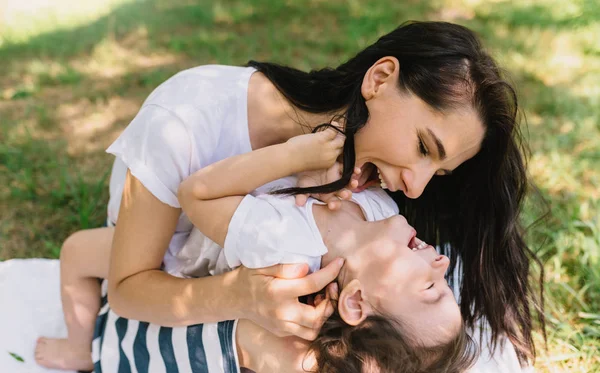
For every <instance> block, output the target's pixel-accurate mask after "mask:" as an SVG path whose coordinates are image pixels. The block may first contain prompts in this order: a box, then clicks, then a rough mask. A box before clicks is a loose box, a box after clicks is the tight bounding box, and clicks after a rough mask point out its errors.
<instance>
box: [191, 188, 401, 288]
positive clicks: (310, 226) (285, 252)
mask: <svg viewBox="0 0 600 373" xmlns="http://www.w3.org/2000/svg"><path fill="white" fill-rule="evenodd" d="M286 179H287V180H286V183H287V184H288V185H282V186H293V185H296V183H295V179H294V178H286ZM352 200H353V201H354V202H355V203H356V204H358V205H359V206H360V208H361V209H362V211H363V214H364V215H365V218H366V219H367V220H368V221H376V220H382V219H386V218H389V217H391V216H394V215H397V214H398V206H396V203H395V202H394V201H393V200H392V199H391V198H390V196H388V195H387V193H385V191H383V190H382V189H380V188H369V189H366V190H364V191H363V192H361V193H355V194H354V195H353V196H352ZM315 203H316V204H322V202H320V201H318V200H316V199H313V198H309V200H308V202H307V203H306V205H304V206H302V207H298V206H296V203H295V201H294V197H293V196H280V195H270V194H262V195H259V196H254V195H247V196H246V197H244V199H243V200H242V202H241V203H240V205H239V206H238V208H237V209H236V211H235V213H234V214H233V216H232V218H231V222H230V223H229V229H228V230H227V236H226V238H225V245H224V246H225V248H224V249H221V248H220V247H219V246H218V245H217V244H216V243H214V242H212V241H211V240H209V239H208V238H207V237H206V236H204V235H203V234H202V233H201V232H200V231H199V230H198V229H196V228H194V229H193V230H192V233H191V234H190V236H189V238H188V240H187V242H186V243H185V245H184V246H183V248H182V250H181V252H180V253H181V254H182V255H185V257H186V258H187V264H186V265H185V266H184V267H182V268H180V270H181V273H182V274H183V275H184V276H189V277H203V276H208V275H216V274H220V273H223V272H226V271H229V270H231V269H232V268H235V267H237V266H239V265H242V264H243V265H244V266H246V267H249V268H262V267H269V266H271V265H275V264H280V263H284V264H285V263H307V264H308V265H309V268H310V272H314V271H316V270H318V269H319V268H320V267H321V257H322V256H323V255H324V254H325V253H327V247H325V244H324V243H323V239H322V237H321V233H320V232H319V228H318V227H317V224H316V222H315V218H314V215H313V205H314V204H315Z"/></svg>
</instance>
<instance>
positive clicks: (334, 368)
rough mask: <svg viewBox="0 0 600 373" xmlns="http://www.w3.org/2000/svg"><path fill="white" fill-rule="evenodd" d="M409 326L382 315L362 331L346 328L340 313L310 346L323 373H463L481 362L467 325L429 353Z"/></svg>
mask: <svg viewBox="0 0 600 373" xmlns="http://www.w3.org/2000/svg"><path fill="white" fill-rule="evenodd" d="M402 330H405V326H403V325H402V323H400V322H397V321H394V320H393V319H391V318H387V317H384V316H380V315H372V316H368V317H367V318H366V319H365V320H364V321H363V322H362V323H360V324H359V325H357V326H351V325H348V324H346V323H345V322H344V320H343V319H342V318H341V316H340V314H339V313H338V311H337V307H336V311H335V312H334V314H333V315H332V316H331V317H330V318H329V319H328V320H327V321H326V322H325V324H324V325H323V327H322V328H321V331H320V332H319V336H318V337H317V338H316V339H315V341H314V342H312V344H311V345H310V348H309V351H312V352H313V353H314V354H315V358H316V361H317V366H316V368H317V369H316V371H317V372H319V373H374V372H377V373H398V372H403V373H425V372H427V373H459V372H464V371H466V370H467V369H468V368H469V367H470V366H471V365H473V363H474V362H475V359H476V357H477V346H476V344H475V342H474V341H473V340H472V339H471V337H470V336H469V335H468V334H467V332H466V329H465V327H464V325H461V329H460V331H459V333H458V334H457V335H456V337H454V338H453V339H451V340H450V341H448V342H447V343H444V344H443V345H439V346H434V347H424V346H421V345H419V343H418V342H416V341H414V340H411V338H410V337H408V336H407V335H408V334H410V333H402Z"/></svg>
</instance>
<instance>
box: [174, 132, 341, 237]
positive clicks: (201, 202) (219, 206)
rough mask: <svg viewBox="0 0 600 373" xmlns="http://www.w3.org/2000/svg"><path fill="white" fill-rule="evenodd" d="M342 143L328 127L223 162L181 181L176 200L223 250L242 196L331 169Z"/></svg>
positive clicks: (196, 224)
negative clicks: (293, 177)
mask: <svg viewBox="0 0 600 373" xmlns="http://www.w3.org/2000/svg"><path fill="white" fill-rule="evenodd" d="M343 145H344V137H343V136H342V135H339V134H338V132H337V131H335V130H333V129H328V130H326V131H323V132H318V133H314V134H308V135H302V136H296V137H294V138H292V139H290V140H288V141H287V142H286V143H283V144H278V145H273V146H268V147H266V148H262V149H258V150H255V151H252V152H250V153H246V154H241V155H237V156H234V157H230V158H227V159H224V160H222V161H219V162H217V163H214V164H212V165H210V166H207V167H204V168H202V169H200V170H198V171H197V172H195V173H194V174H192V175H191V176H190V177H188V178H187V179H186V180H184V181H183V182H182V183H181V185H180V186H179V190H178V198H179V202H180V203H181V207H182V209H183V211H185V213H186V214H187V216H188V217H189V218H190V220H191V221H192V223H193V224H194V225H195V226H196V227H197V228H198V229H199V230H200V231H201V232H202V233H204V234H205V235H206V236H207V237H208V238H210V239H211V240H213V241H214V242H216V243H217V244H219V245H220V246H223V244H224V241H225V236H226V235H227V228H228V227H229V222H230V221H231V217H232V216H233V213H234V212H235V210H236V209H237V207H238V205H239V204H240V202H241V201H242V199H243V198H244V196H245V195H246V194H249V193H250V192H251V191H253V190H254V189H256V188H258V187H259V186H261V185H264V184H266V183H268V182H270V181H273V180H277V179H279V178H282V177H285V176H288V175H291V174H294V173H297V172H301V171H308V170H315V169H326V168H329V167H331V166H332V165H333V164H334V162H335V161H336V160H337V158H338V156H339V155H340V153H341V151H342V148H343Z"/></svg>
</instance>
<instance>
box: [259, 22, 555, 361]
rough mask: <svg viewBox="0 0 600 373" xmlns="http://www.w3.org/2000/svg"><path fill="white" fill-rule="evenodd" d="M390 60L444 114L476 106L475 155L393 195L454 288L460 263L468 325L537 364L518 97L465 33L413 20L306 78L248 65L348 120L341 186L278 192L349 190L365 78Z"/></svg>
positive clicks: (406, 87)
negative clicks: (482, 328)
mask: <svg viewBox="0 0 600 373" xmlns="http://www.w3.org/2000/svg"><path fill="white" fill-rule="evenodd" d="M385 56H393V57H396V58H397V59H398V61H399V62H400V73H399V81H398V88H399V90H400V92H403V93H406V94H412V95H415V96H417V97H419V98H420V99H421V100H423V101H424V102H426V103H427V104H428V105H429V106H431V107H432V108H433V109H435V110H438V111H440V112H445V111H448V110H452V109H456V108H460V107H465V106H469V105H470V106H472V107H473V108H474V109H475V110H476V112H477V114H478V116H479V118H480V119H481V121H482V122H483V124H484V126H485V128H486V133H485V136H484V139H483V142H482V145H481V150H480V151H479V153H478V154H477V155H476V156H474V157H473V158H471V159H470V160H468V161H466V162H464V163H463V164H462V165H461V166H459V167H458V168H457V169H456V170H454V172H453V173H452V175H449V176H442V177H437V176H436V177H434V178H433V179H432V180H431V181H430V182H429V184H428V185H427V187H426V188H425V190H424V192H423V194H422V195H421V197H419V198H418V199H415V200H412V199H409V198H407V197H405V196H404V194H403V193H402V192H400V193H391V195H392V197H393V198H394V200H395V201H396V203H397V204H398V206H399V208H400V213H401V214H403V215H404V216H405V217H406V219H408V221H410V222H411V223H413V225H414V227H415V228H416V229H417V231H418V232H419V236H420V238H422V239H424V240H425V241H427V242H430V243H434V242H435V244H436V245H438V246H439V247H440V248H441V251H442V253H444V254H446V255H448V256H449V257H450V259H451V267H450V271H449V272H448V273H449V274H450V275H449V281H450V282H452V280H454V279H453V278H452V277H453V276H452V273H453V268H454V267H455V266H456V265H457V263H458V260H459V259H460V263H461V268H462V285H461V293H460V300H461V312H462V315H463V318H464V320H465V322H466V324H467V326H473V325H474V323H475V321H477V320H478V319H480V318H484V319H485V320H487V322H489V325H490V327H491V332H492V333H491V334H492V338H491V345H490V348H491V350H492V351H494V350H495V348H496V346H497V343H498V341H499V339H498V337H499V336H500V335H501V334H505V335H506V336H507V337H508V338H509V340H510V341H511V342H512V343H513V344H514V345H515V347H516V350H517V355H518V357H519V360H520V361H521V364H524V363H526V360H535V346H534V343H533V338H532V329H533V322H532V309H531V306H532V305H533V308H535V309H536V311H537V317H538V320H539V321H540V324H541V326H542V330H543V333H544V336H545V328H544V321H545V320H544V315H543V297H542V296H541V295H542V294H541V289H542V287H541V286H540V297H539V299H538V297H536V296H534V293H533V291H532V287H531V284H530V281H529V276H530V262H531V261H532V260H533V261H535V262H536V263H537V264H538V265H540V263H539V260H538V259H537V258H536V256H535V254H534V253H533V252H532V251H531V250H530V249H529V248H528V247H527V245H526V243H525V241H524V238H523V231H522V229H521V225H520V221H519V214H520V210H521V206H522V203H523V199H524V197H525V194H526V191H527V185H528V181H527V174H526V165H525V159H524V152H525V150H526V148H525V145H524V143H523V141H522V140H521V133H520V130H519V126H518V116H517V114H518V104H517V96H516V93H515V90H514V88H513V87H512V85H511V84H509V83H508V82H507V81H506V80H505V79H504V78H503V74H502V73H501V71H500V68H499V67H498V66H497V64H496V63H495V62H494V60H493V59H492V57H490V55H489V54H488V53H487V52H486V51H485V50H484V49H483V47H482V44H481V42H480V41H479V39H478V38H477V37H476V35H475V34H474V33H473V32H472V31H470V30H469V29H467V28H465V27H462V26H459V25H455V24H451V23H445V22H408V23H405V24H403V25H401V26H400V27H398V28H397V29H395V30H394V31H392V32H390V33H389V34H387V35H384V36H383V37H381V38H380V39H379V40H378V41H377V42H376V43H374V44H373V45H371V46H369V47H367V48H366V49H364V50H363V51H362V52H360V53H358V54H357V55H356V56H355V57H353V58H351V59H350V60H349V61H348V62H346V63H344V64H342V65H340V66H338V67H337V68H335V69H333V68H325V69H321V70H314V71H311V72H308V73H307V72H303V71H300V70H297V69H294V68H291V67H286V66H281V65H278V64H274V63H266V62H256V61H250V62H249V63H248V65H249V66H253V67H255V68H256V69H257V70H258V71H260V72H262V73H263V74H264V75H265V76H266V77H267V78H268V79H269V80H270V81H271V82H272V83H273V84H274V85H275V86H276V87H277V89H278V90H279V91H280V92H281V93H282V94H283V95H284V96H285V97H286V98H287V99H288V100H289V101H290V102H291V103H292V104H293V105H294V106H295V107H296V108H298V109H300V110H304V111H307V112H311V113H332V120H333V119H334V118H333V116H334V114H333V113H339V112H343V113H344V114H343V117H344V119H345V129H344V131H345V135H346V142H345V144H344V150H343V161H344V166H343V174H342V177H341V179H340V180H338V181H336V182H333V183H331V184H327V185H324V186H319V187H312V188H289V189H286V190H282V191H279V193H290V194H298V193H330V192H333V191H336V190H339V189H341V188H343V187H345V186H346V185H347V184H348V182H349V181H350V178H351V175H352V171H353V167H354V162H355V152H354V135H355V134H356V132H357V131H359V130H360V129H361V128H362V127H363V126H364V125H365V123H366V122H367V119H368V118H369V112H368V110H367V106H366V103H365V99H364V98H363V96H362V94H361V85H362V81H363V78H364V76H365V73H366V72H367V70H368V69H369V68H370V67H371V66H372V65H373V64H374V63H375V62H377V61H378V60H379V59H380V58H382V57H385ZM399 136H401V134H399ZM449 248H452V249H451V250H449ZM540 268H541V269H542V272H541V275H540V278H539V283H540V285H541V283H542V279H543V268H542V267H541V265H540Z"/></svg>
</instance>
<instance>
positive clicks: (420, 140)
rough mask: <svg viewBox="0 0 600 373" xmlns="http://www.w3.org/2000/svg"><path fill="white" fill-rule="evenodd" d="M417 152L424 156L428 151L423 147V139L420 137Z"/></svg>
mask: <svg viewBox="0 0 600 373" xmlns="http://www.w3.org/2000/svg"><path fill="white" fill-rule="evenodd" d="M419 152H420V153H421V155H423V156H424V157H425V156H427V155H428V154H429V151H427V148H426V147H425V143H424V142H423V140H422V139H421V137H419Z"/></svg>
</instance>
